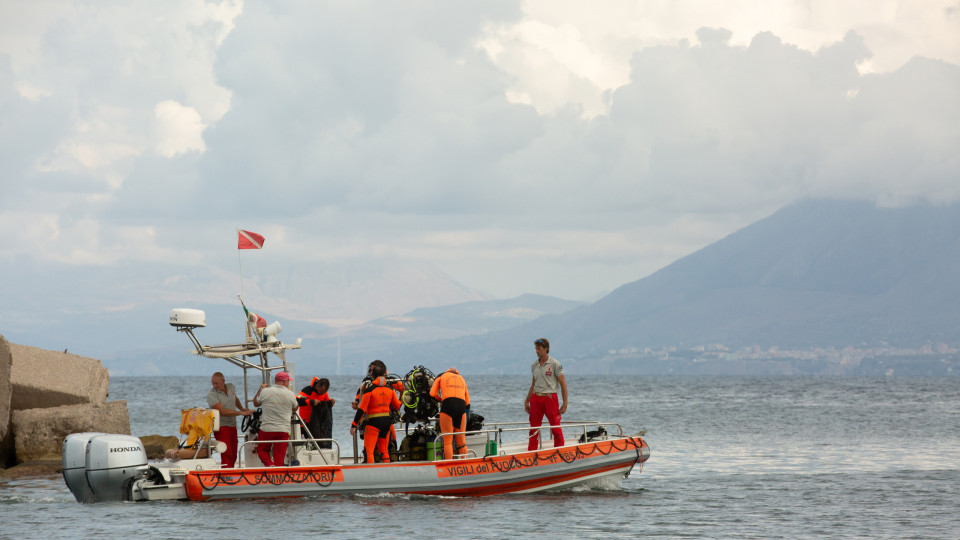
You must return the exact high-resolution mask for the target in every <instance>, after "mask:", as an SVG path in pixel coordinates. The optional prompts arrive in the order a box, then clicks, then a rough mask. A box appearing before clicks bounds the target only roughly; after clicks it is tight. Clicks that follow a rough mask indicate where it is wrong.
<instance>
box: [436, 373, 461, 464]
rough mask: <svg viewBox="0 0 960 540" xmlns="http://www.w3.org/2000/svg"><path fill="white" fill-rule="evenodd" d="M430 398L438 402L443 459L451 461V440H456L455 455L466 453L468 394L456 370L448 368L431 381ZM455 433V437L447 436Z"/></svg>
mask: <svg viewBox="0 0 960 540" xmlns="http://www.w3.org/2000/svg"><path fill="white" fill-rule="evenodd" d="M430 397H432V398H433V399H435V400H437V401H439V402H440V433H443V434H445V435H443V459H453V453H454V452H453V439H454V438H456V440H457V452H456V453H457V454H465V453H466V452H467V439H466V437H465V436H464V435H463V432H464V431H466V427H467V407H469V406H470V392H469V391H468V390H467V381H465V380H463V377H461V376H460V372H458V371H457V368H450V369H448V370H447V371H444V372H443V373H441V374H440V376H439V377H437V378H436V380H434V381H433V387H431V388H430ZM450 433H456V434H457V435H456V437H454V436H452V435H449V434H450Z"/></svg>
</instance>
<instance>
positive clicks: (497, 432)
mask: <svg viewBox="0 0 960 540" xmlns="http://www.w3.org/2000/svg"><path fill="white" fill-rule="evenodd" d="M553 427H556V426H551V425H549V424H548V425H545V426H538V427H531V426H530V424H529V423H527V422H497V423H495V424H491V425H489V426H484V429H479V430H475V431H465V432H463V435H464V436H467V435H486V438H487V441H491V440H495V441H497V444H498V446H499V445H500V444H502V443H503V434H504V433H523V432H526V434H527V436H528V437H529V436H530V435H529V432H530V431H531V430H534V429H538V430H541V431H542V430H544V429H551V428H553ZM560 428H561V429H570V428H580V429H581V430H582V440H583V441H585V442H586V441H587V440H589V439H590V438H591V435H590V433H591V431H589V428H594V431H600V428H603V433H602V434H604V435H608V436H614V437H623V427H621V426H620V424H618V423H615V422H601V421H599V420H589V421H567V422H563V421H561V422H560ZM449 435H456V434H449V433H442V434H441V433H438V434H437V436H438V437H440V436H449ZM600 435H601V434H600V433H597V435H595V436H600ZM539 439H540V447H539V449H541V450H542V449H543V437H539ZM518 442H519V441H518ZM471 452H472V450H471ZM459 455H463V454H459ZM474 455H476V453H474Z"/></svg>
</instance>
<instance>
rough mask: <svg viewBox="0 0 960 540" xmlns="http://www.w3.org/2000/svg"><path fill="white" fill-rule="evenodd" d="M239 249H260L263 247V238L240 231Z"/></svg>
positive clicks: (252, 233)
mask: <svg viewBox="0 0 960 540" xmlns="http://www.w3.org/2000/svg"><path fill="white" fill-rule="evenodd" d="M238 235H239V237H240V238H239V241H238V242H237V249H260V248H262V247H263V237H262V236H260V235H259V234H257V233H254V232H250V231H239V232H238Z"/></svg>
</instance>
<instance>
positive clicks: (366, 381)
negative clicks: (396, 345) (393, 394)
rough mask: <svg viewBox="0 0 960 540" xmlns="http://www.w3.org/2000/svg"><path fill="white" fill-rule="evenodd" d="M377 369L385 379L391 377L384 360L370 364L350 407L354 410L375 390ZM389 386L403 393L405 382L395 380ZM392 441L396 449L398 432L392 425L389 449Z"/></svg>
mask: <svg viewBox="0 0 960 540" xmlns="http://www.w3.org/2000/svg"><path fill="white" fill-rule="evenodd" d="M375 368H376V369H382V370H383V376H384V377H386V376H387V375H389V373H387V365H386V364H384V363H383V361H382V360H374V361H373V362H370V365H369V366H367V376H366V377H364V378H363V382H361V383H360V386H359V387H358V388H357V397H356V398H355V399H354V400H353V403H351V404H350V407H352V408H353V409H354V410H356V409H357V407H358V406H359V405H360V400H361V399H363V394H364V393H366V392H369V391H370V390H373V389H374V388H375V386H374V384H373V379H374V377H373V370H374V369H375ZM388 385H389V386H391V387H392V388H393V389H394V390H396V391H397V392H403V381H401V380H395V381H393V382H392V383H389V382H388ZM364 436H366V435H364ZM391 441H392V442H393V444H394V447H396V444H397V431H396V430H395V429H394V427H393V424H392V423H391V424H390V438H389V440H388V441H387V444H388V447H389V443H390V442H391Z"/></svg>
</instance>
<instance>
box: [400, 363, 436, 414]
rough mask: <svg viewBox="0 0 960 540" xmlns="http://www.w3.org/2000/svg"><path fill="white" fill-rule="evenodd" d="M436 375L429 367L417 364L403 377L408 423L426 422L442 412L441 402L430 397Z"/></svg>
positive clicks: (404, 404)
mask: <svg viewBox="0 0 960 540" xmlns="http://www.w3.org/2000/svg"><path fill="white" fill-rule="evenodd" d="M435 379H436V377H435V376H434V375H433V372H431V371H430V370H429V369H427V368H425V367H423V366H416V367H414V368H413V369H411V370H410V371H409V372H407V374H406V375H405V376H404V377H403V395H402V396H401V398H400V402H401V403H403V416H402V418H401V420H403V421H404V422H406V423H407V424H412V423H414V422H426V421H427V420H428V419H430V418H433V417H434V416H436V415H437V413H438V412H440V404H439V403H437V400H435V399H433V398H432V397H430V388H431V387H433V381H434V380H435Z"/></svg>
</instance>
